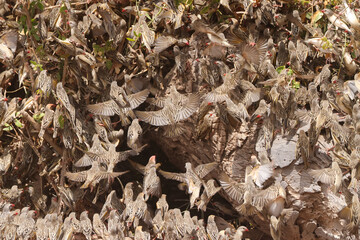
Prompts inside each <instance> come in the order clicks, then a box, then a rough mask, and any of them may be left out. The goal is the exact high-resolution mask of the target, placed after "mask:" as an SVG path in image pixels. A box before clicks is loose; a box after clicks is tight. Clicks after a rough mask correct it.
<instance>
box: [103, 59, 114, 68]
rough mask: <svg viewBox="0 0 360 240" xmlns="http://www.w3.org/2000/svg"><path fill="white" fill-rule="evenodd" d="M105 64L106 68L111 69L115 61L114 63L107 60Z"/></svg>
mask: <svg viewBox="0 0 360 240" xmlns="http://www.w3.org/2000/svg"><path fill="white" fill-rule="evenodd" d="M105 65H106V68H107V69H108V70H110V69H111V67H112V65H113V63H112V61H111V60H106V62H105Z"/></svg>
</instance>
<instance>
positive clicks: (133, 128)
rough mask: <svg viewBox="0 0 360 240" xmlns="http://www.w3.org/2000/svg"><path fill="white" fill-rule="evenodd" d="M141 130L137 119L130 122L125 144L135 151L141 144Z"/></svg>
mask: <svg viewBox="0 0 360 240" xmlns="http://www.w3.org/2000/svg"><path fill="white" fill-rule="evenodd" d="M142 133H143V130H142V128H141V126H140V124H139V119H138V118H136V119H134V120H133V121H132V122H131V125H130V126H129V128H128V132H127V139H126V140H127V141H126V143H127V145H128V147H129V148H131V149H133V150H135V151H137V150H138V149H139V148H140V146H141V141H140V140H141V137H142Z"/></svg>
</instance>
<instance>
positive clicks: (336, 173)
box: [309, 161, 342, 193]
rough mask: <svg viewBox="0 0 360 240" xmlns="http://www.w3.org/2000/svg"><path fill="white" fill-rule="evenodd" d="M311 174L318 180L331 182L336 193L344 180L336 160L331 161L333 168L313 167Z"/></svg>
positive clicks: (326, 182)
mask: <svg viewBox="0 0 360 240" xmlns="http://www.w3.org/2000/svg"><path fill="white" fill-rule="evenodd" d="M309 174H310V175H311V176H312V177H313V178H314V179H315V181H317V182H319V181H320V182H322V183H324V184H329V185H330V186H331V189H332V190H333V192H334V193H337V192H338V190H339V188H340V186H341V182H342V171H341V168H340V167H339V164H338V163H337V162H336V161H333V162H332V163H331V168H323V169H311V170H310V171H309Z"/></svg>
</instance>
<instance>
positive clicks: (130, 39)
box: [126, 38, 135, 42]
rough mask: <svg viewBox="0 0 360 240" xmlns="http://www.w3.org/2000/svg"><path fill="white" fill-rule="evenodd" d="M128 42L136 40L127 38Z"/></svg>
mask: <svg viewBox="0 0 360 240" xmlns="http://www.w3.org/2000/svg"><path fill="white" fill-rule="evenodd" d="M126 39H127V40H128V41H130V42H135V40H134V39H132V38H126Z"/></svg>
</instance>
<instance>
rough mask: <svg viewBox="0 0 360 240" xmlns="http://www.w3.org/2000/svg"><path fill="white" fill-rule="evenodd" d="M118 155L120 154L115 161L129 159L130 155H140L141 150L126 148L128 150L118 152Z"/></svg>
mask: <svg viewBox="0 0 360 240" xmlns="http://www.w3.org/2000/svg"><path fill="white" fill-rule="evenodd" d="M117 155H118V157H117V159H116V160H115V163H118V162H123V161H125V160H126V159H128V157H130V156H137V155H139V152H137V151H135V150H126V151H123V152H119V153H117Z"/></svg>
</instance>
